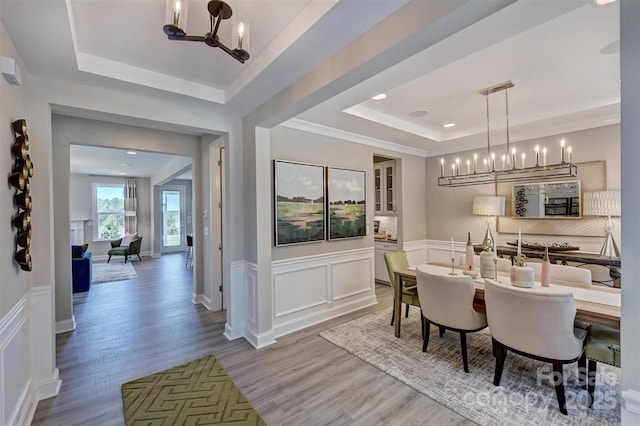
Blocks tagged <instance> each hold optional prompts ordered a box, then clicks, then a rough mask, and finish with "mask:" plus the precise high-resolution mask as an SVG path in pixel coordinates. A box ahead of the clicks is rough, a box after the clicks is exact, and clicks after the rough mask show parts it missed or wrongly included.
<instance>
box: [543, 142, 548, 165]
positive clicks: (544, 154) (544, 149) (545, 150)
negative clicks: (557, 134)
mask: <svg viewBox="0 0 640 426" xmlns="http://www.w3.org/2000/svg"><path fill="white" fill-rule="evenodd" d="M542 165H543V166H546V165H547V148H546V147H545V148H542Z"/></svg>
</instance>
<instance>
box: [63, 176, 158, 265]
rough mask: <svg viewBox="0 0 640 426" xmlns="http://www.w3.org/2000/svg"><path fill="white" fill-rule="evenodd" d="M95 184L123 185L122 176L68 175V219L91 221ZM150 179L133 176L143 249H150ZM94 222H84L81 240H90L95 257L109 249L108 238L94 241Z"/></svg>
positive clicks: (99, 256) (100, 255) (103, 256)
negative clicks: (134, 177) (82, 238)
mask: <svg viewBox="0 0 640 426" xmlns="http://www.w3.org/2000/svg"><path fill="white" fill-rule="evenodd" d="M94 183H107V184H110V183H115V184H122V185H124V178H121V177H114V176H94V175H84V174H71V175H70V178H69V216H70V218H71V220H92V215H93V206H92V191H93V184H94ZM149 187H150V186H149V178H136V188H137V195H138V204H137V211H136V217H137V219H138V234H139V235H141V236H142V237H143V238H142V247H141V251H142V252H147V253H148V252H150V251H151V196H150V194H149ZM94 226H96V224H95V223H92V224H89V223H87V222H85V229H84V239H85V242H86V243H89V251H90V252H91V253H92V254H93V256H94V259H96V258H97V259H98V260H99V259H102V258H106V257H105V256H107V252H108V251H109V249H110V248H111V244H110V243H109V242H108V241H94V239H93V228H94Z"/></svg>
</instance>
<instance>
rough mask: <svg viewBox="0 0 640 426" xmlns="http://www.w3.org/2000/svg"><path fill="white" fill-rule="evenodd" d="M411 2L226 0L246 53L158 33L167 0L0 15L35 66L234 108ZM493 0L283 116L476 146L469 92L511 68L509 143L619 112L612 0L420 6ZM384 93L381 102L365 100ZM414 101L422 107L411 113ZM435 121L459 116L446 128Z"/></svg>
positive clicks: (364, 133)
mask: <svg viewBox="0 0 640 426" xmlns="http://www.w3.org/2000/svg"><path fill="white" fill-rule="evenodd" d="M420 1H422V0H413V1H409V0H229V4H230V5H231V7H232V8H233V10H234V18H236V17H237V18H242V20H243V21H246V22H247V24H248V26H249V31H250V41H249V43H250V44H249V46H248V50H249V52H250V53H251V59H250V60H249V61H247V63H245V64H240V63H239V62H237V61H235V60H234V59H232V58H231V57H229V56H227V55H226V54H224V52H222V51H221V50H220V49H216V48H210V47H208V46H206V45H204V44H203V43H186V42H178V41H169V40H167V38H166V36H165V35H164V34H163V32H162V26H163V25H164V24H165V23H167V22H166V21H167V19H168V18H167V17H166V11H167V8H168V7H169V6H170V2H165V1H163V0H139V1H116V0H49V1H47V2H41V1H39V0H21V1H15V0H0V18H1V19H2V21H3V24H4V25H5V27H6V28H7V31H8V32H9V34H10V36H11V38H12V40H13V41H14V43H15V44H16V47H17V48H18V50H19V51H20V53H21V56H22V57H23V59H24V61H25V63H26V64H27V66H28V68H29V71H30V72H31V73H33V74H36V75H47V76H51V77H53V78H59V79H63V80H75V81H79V82H82V83H84V84H93V85H97V86H101V87H110V88H116V89H117V90H127V91H132V92H136V91H137V92H139V93H141V94H143V95H144V94H146V93H148V91H149V90H155V91H158V90H159V91H161V92H162V93H166V94H168V95H171V96H178V97H179V99H180V102H185V100H188V99H195V100H198V101H205V102H207V103H208V104H210V105H212V107H213V108H217V110H218V111H220V112H221V113H225V114H226V113H228V114H233V115H236V116H240V117H242V116H244V115H246V114H247V113H249V112H251V111H252V110H254V109H255V108H257V107H258V106H260V105H262V104H263V103H264V102H265V101H267V100H269V99H271V98H273V97H274V96H275V95H277V94H278V93H279V92H280V91H282V90H283V89H285V88H287V87H289V86H291V85H292V84H294V83H295V82H296V81H298V80H299V79H300V78H302V77H303V76H305V75H306V74H307V73H309V72H310V71H312V70H314V69H315V68H316V67H317V66H318V65H319V64H321V63H323V61H324V60H326V59H327V58H330V57H331V56H332V55H334V54H336V52H339V51H340V49H342V48H343V47H345V46H347V45H349V43H351V44H352V45H353V44H354V43H356V44H357V43H362V45H363V47H364V46H365V45H366V43H368V42H373V43H381V40H380V39H373V40H371V41H369V39H367V38H366V37H367V36H368V35H369V34H371V33H373V30H374V29H376V28H381V27H382V26H383V25H384V24H385V23H388V22H389V20H390V19H393V17H394V16H396V15H393V14H394V12H401V11H402V10H403V9H404V8H405V7H410V6H411V4H412V3H416V2H420ZM489 1H490V2H493V3H492V4H495V5H496V6H495V8H496V9H499V11H498V12H496V13H494V14H492V15H491V16H489V17H487V18H485V19H482V20H480V21H478V22H475V23H474V19H473V17H472V16H469V17H468V19H467V20H466V21H465V22H467V24H466V25H467V27H466V28H465V29H463V30H462V31H460V32H458V33H455V34H453V35H452V36H450V37H447V38H445V39H443V40H441V41H439V42H436V43H435V44H433V43H432V44H431V46H430V47H428V48H426V49H425V50H423V51H418V50H416V52H419V53H417V54H412V56H410V57H409V54H407V55H405V56H403V54H404V52H400V50H399V49H397V50H396V51H392V52H391V53H390V55H389V57H397V58H398V60H397V61H396V62H394V63H393V64H389V65H391V66H387V65H385V67H384V68H382V67H381V66H380V63H379V62H376V61H375V60H371V61H369V63H368V64H367V66H369V69H370V70H375V72H374V71H371V72H370V73H369V74H368V78H366V79H360V80H358V79H357V78H355V77H352V78H351V79H350V84H351V85H350V87H349V88H348V89H347V90H342V91H340V93H339V94H337V95H336V96H333V97H331V98H329V99H327V100H324V101H323V102H320V103H318V102H316V104H315V105H309V108H308V109H307V110H306V111H304V112H302V113H301V114H299V115H298V116H297V118H295V119H294V120H292V121H289V122H288V125H292V126H298V127H304V128H315V129H320V130H322V131H326V130H327V129H329V130H330V131H332V132H334V134H343V135H345V134H349V135H350V136H349V137H351V138H352V139H358V138H360V140H363V141H375V142H376V143H382V144H389V143H390V144H391V145H389V146H392V147H394V148H396V149H400V150H406V151H407V152H413V153H417V154H421V155H439V154H442V153H447V152H455V151H460V150H465V149H471V148H475V147H480V146H483V145H484V146H486V134H485V132H486V116H485V115H486V110H485V103H484V98H483V97H482V96H481V95H480V94H479V93H478V91H479V90H480V89H482V88H485V87H488V86H492V85H494V84H497V83H501V82H503V81H507V80H511V81H513V83H514V84H515V87H514V88H513V89H511V90H510V91H509V100H510V102H509V109H510V111H509V112H510V116H509V119H510V129H511V140H512V141H517V140H523V139H528V138H532V137H542V136H546V135H550V134H558V133H563V132H568V131H573V130H579V129H584V128H589V127H597V126H601V125H605V124H613V123H617V122H619V120H620V114H619V102H620V86H619V54H618V53H617V51H615V49H611V47H608V48H605V46H610V45H611V43H614V42H616V40H618V39H619V28H618V25H619V5H618V3H613V4H611V5H607V6H601V7H596V6H593V5H592V2H591V1H590V0H547V1H539V0H520V1H514V2H512V3H511V4H509V2H510V0H455V1H454V0H432V1H431V2H430V3H429V5H428V7H433V9H434V10H436V9H437V7H438V6H440V9H439V10H441V11H442V13H443V14H444V15H447V14H449V15H453V14H455V13H458V15H456V16H457V18H460V17H461V16H463V17H464V16H465V15H464V13H471V12H472V11H473V10H474V7H475V8H476V9H478V8H480V7H481V4H482V6H484V5H486V4H487V3H488V2H489ZM452 5H453V6H452ZM504 5H506V7H504V8H502V9H500V8H501V7H502V6H504ZM447 8H449V9H447ZM456 8H457V9H456ZM465 8H466V9H465ZM462 9H464V10H462ZM425 10H427V9H426V6H425ZM412 18H413V19H415V20H416V21H421V22H420V24H421V25H423V27H424V28H433V27H436V26H437V25H438V23H440V24H442V25H444V22H446V21H445V20H440V21H436V22H435V23H433V22H431V21H429V20H430V19H431V18H432V17H431V16H427V14H426V13H425V16H415V17H412ZM206 19H207V13H206V0H188V24H187V26H186V31H187V33H188V34H193V35H201V34H203V33H204V32H205V31H206V30H207V22H206ZM410 24H411V25H414V24H415V22H411V23H410ZM231 28H232V25H231V22H228V21H223V23H222V25H221V33H220V34H221V37H222V38H223V41H225V40H227V43H229V44H231V42H230V41H229V40H228V37H230V34H229V33H230V31H231ZM434 31H435V30H434ZM358 37H360V38H358ZM417 43H422V44H421V45H424V46H428V45H429V43H428V42H427V41H426V40H418V41H417ZM603 48H605V51H607V50H609V51H611V50H613V53H609V54H602V53H601V51H602V49H603ZM391 49H393V48H391ZM394 55H395V56H394ZM364 74H365V73H362V75H364ZM354 75H355V74H354ZM380 92H384V93H386V94H387V98H386V99H385V100H383V101H373V100H371V99H370V97H371V96H372V95H375V94H377V93H380ZM490 100H491V112H492V115H491V117H492V119H491V127H492V129H495V133H494V135H493V136H492V138H493V139H492V140H493V141H494V142H495V143H502V142H504V133H505V132H504V129H503V128H504V125H505V119H504V98H503V97H502V94H498V95H493V96H492V97H491V98H490ZM415 111H427V112H428V113H427V114H426V115H425V116H423V117H417V118H416V117H411V116H410V115H409V114H410V113H412V112H415ZM444 121H453V122H455V123H456V126H455V127H454V128H452V129H449V130H447V129H444V128H443V127H442V123H443V122H444ZM147 124H148V123H142V124H140V125H147ZM177 131H180V130H177ZM336 131H337V133H336ZM118 164H120V163H118Z"/></svg>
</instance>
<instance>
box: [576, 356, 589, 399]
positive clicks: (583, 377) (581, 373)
mask: <svg viewBox="0 0 640 426" xmlns="http://www.w3.org/2000/svg"><path fill="white" fill-rule="evenodd" d="M578 385H579V386H580V387H582V388H583V389H585V390H586V389H587V355H586V353H585V352H582V356H581V357H580V358H579V359H578Z"/></svg>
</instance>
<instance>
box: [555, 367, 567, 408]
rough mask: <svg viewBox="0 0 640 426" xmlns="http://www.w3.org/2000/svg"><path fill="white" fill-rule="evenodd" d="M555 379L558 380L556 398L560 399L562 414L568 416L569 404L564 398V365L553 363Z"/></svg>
mask: <svg viewBox="0 0 640 426" xmlns="http://www.w3.org/2000/svg"><path fill="white" fill-rule="evenodd" d="M553 378H554V380H556V383H555V385H556V397H558V407H560V412H561V413H562V414H564V415H565V416H566V415H567V403H566V401H565V398H564V377H563V375H562V363H560V362H557V361H556V362H554V363H553Z"/></svg>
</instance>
